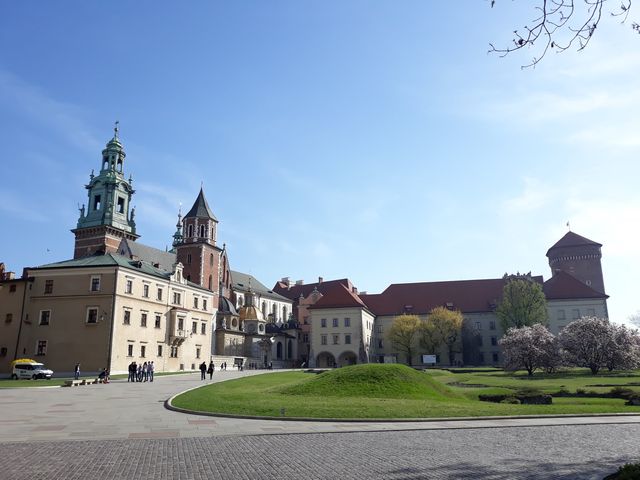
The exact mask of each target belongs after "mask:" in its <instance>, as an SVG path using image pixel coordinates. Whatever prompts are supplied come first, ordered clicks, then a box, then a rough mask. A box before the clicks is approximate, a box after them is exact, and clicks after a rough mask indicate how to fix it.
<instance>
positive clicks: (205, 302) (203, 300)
mask: <svg viewBox="0 0 640 480" xmlns="http://www.w3.org/2000/svg"><path fill="white" fill-rule="evenodd" d="M202 309H203V310H206V309H207V299H206V298H203V299H202Z"/></svg>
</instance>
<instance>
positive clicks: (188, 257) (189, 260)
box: [187, 253, 191, 265]
mask: <svg viewBox="0 0 640 480" xmlns="http://www.w3.org/2000/svg"><path fill="white" fill-rule="evenodd" d="M187 265H191V254H190V253H188V254H187Z"/></svg>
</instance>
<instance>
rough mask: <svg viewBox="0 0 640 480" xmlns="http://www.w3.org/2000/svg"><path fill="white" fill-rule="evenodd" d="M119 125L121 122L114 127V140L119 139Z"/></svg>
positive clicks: (117, 121)
mask: <svg viewBox="0 0 640 480" xmlns="http://www.w3.org/2000/svg"><path fill="white" fill-rule="evenodd" d="M119 125H120V121H119V120H116V124H115V126H114V127H113V138H118V132H119V131H120V128H119Z"/></svg>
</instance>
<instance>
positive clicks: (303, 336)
mask: <svg viewBox="0 0 640 480" xmlns="http://www.w3.org/2000/svg"><path fill="white" fill-rule="evenodd" d="M302 341H303V342H304V343H309V334H308V333H303V334H302Z"/></svg>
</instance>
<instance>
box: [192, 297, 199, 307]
mask: <svg viewBox="0 0 640 480" xmlns="http://www.w3.org/2000/svg"><path fill="white" fill-rule="evenodd" d="M193 308H198V297H193Z"/></svg>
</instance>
